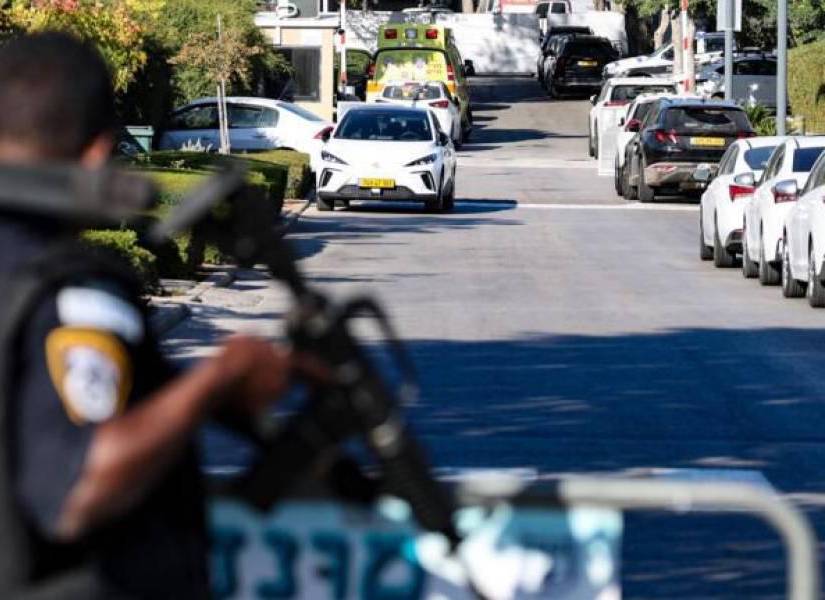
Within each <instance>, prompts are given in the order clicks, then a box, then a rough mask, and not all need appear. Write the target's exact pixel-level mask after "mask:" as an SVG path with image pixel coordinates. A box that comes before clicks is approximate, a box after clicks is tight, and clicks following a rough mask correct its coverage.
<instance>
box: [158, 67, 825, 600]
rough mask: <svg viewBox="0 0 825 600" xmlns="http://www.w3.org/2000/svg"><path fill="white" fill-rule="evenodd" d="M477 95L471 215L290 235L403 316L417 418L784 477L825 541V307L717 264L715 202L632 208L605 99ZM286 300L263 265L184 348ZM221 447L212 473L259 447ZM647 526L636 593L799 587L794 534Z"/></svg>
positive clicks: (366, 208) (516, 440)
mask: <svg viewBox="0 0 825 600" xmlns="http://www.w3.org/2000/svg"><path fill="white" fill-rule="evenodd" d="M475 93H476V101H477V102H478V107H477V108H476V117H477V122H478V124H479V126H481V127H480V129H479V130H478V131H477V132H476V135H475V136H474V139H473V140H472V143H470V144H467V146H465V148H464V150H462V152H461V156H462V158H461V166H460V169H459V180H458V189H457V193H458V199H459V202H458V207H457V210H456V211H455V213H454V214H450V215H429V214H425V213H423V212H422V211H421V210H420V209H419V208H418V207H415V206H405V205H389V206H388V205H379V204H374V203H373V204H365V205H360V206H356V207H354V208H353V209H352V210H350V211H337V212H335V213H318V212H315V211H314V209H311V210H309V211H308V212H307V213H306V214H305V215H304V217H303V218H302V219H301V221H300V222H299V224H298V225H297V227H296V228H295V229H294V231H293V232H292V233H291V234H290V238H291V240H292V242H293V244H294V247H295V249H296V251H297V252H298V253H299V255H300V256H301V257H302V266H303V268H304V269H305V270H306V272H307V274H308V275H309V276H310V277H311V278H312V279H313V280H314V282H315V283H316V284H317V285H319V286H320V287H321V288H322V289H324V290H326V291H328V292H330V293H332V294H333V295H335V296H336V297H345V296H347V295H349V294H353V293H357V292H368V293H371V294H375V295H377V296H378V297H379V298H380V299H381V300H382V301H383V303H384V304H385V306H386V307H388V309H389V311H390V313H391V315H392V317H393V319H394V321H395V323H396V325H397V326H398V328H399V331H400V333H401V335H402V336H403V337H404V339H405V340H406V341H407V342H408V344H409V347H410V350H411V352H412V353H413V356H414V358H415V361H416V363H417V365H418V368H419V371H420V375H421V386H422V393H421V398H420V399H419V401H417V402H416V403H415V404H414V405H413V406H410V407H408V414H409V415H410V418H411V421H412V423H413V425H414V427H415V429H416V431H417V432H418V433H419V434H420V435H421V436H422V437H423V439H424V440H425V442H426V444H427V446H428V448H429V450H430V452H431V455H432V458H433V459H434V461H435V463H436V464H438V465H439V466H442V467H455V468H466V467H530V468H532V469H535V470H536V472H538V473H541V474H553V473H560V472H562V473H564V472H592V471H596V472H617V471H624V470H632V471H638V470H649V469H658V468H678V469H713V470H714V471H713V473H712V474H711V476H713V477H717V478H722V479H726V478H730V477H746V478H749V479H752V480H759V479H761V478H764V480H765V481H767V482H769V483H770V485H772V486H774V487H775V488H777V489H778V490H779V491H781V492H782V493H786V494H790V495H792V497H793V498H794V499H796V500H798V501H799V502H801V503H802V505H803V506H804V507H805V509H806V511H808V512H809V515H810V516H811V518H812V519H813V521H814V523H815V524H816V525H817V526H818V529H819V533H820V536H821V537H822V539H825V519H823V516H825V513H823V510H822V508H823V505H825V494H823V491H825V433H823V412H824V411H823V407H822V400H823V398H825V378H823V375H822V373H823V367H822V365H823V358H825V354H823V334H822V329H821V328H822V324H823V323H825V311H815V310H813V309H811V308H809V307H808V306H807V304H806V303H805V302H804V301H790V300H785V299H783V298H782V297H781V294H780V291H779V289H778V288H762V287H760V286H759V285H758V284H757V283H755V282H754V281H752V280H745V279H743V278H742V276H741V275H740V274H739V272H738V270H718V269H714V268H713V266H712V265H711V264H709V263H702V262H701V261H700V260H699V258H698V250H697V219H698V212H697V209H696V205H695V203H694V204H691V203H686V202H671V203H659V204H654V205H645V206H641V205H638V204H635V203H634V204H631V203H626V202H624V201H621V200H620V199H618V198H616V197H615V194H614V193H613V191H612V180H611V179H610V178H599V177H597V175H596V170H595V163H593V162H592V161H589V160H587V159H586V143H587V140H586V114H587V109H588V106H589V105H588V104H587V102H586V101H581V100H575V101H574V100H570V101H561V102H551V101H548V100H547V99H546V98H545V97H543V96H542V95H541V94H540V90H539V88H538V86H537V85H536V84H535V82H534V81H532V80H523V79H522V80H501V79H497V80H489V79H485V80H479V81H478V82H476V88H475ZM284 307H285V300H284V297H283V294H282V293H281V292H279V291H274V290H273V289H272V288H271V286H269V284H267V283H266V282H265V281H264V280H263V279H262V277H261V276H260V275H258V274H255V273H246V274H244V276H243V278H242V280H241V281H239V283H238V284H236V286H235V287H234V288H233V290H232V291H223V292H221V291H215V292H212V293H210V294H208V295H207V296H206V297H205V298H204V305H203V307H201V308H199V309H197V311H196V314H195V317H194V318H193V319H192V320H191V321H189V322H188V323H186V324H184V325H182V326H181V327H179V328H177V329H176V330H175V331H174V332H173V335H172V338H171V339H170V340H169V344H170V350H171V351H173V352H176V353H178V354H179V355H180V356H186V355H190V354H192V353H193V352H195V351H196V350H197V351H202V349H203V347H204V342H209V341H211V340H214V339H216V337H217V336H219V335H221V334H223V333H227V332H232V331H249V332H260V333H271V334H273V335H275V334H276V332H277V331H278V330H279V328H280V327H281V324H280V322H279V319H278V317H279V316H280V314H281V312H282V311H283V309H284ZM273 317H274V318H273ZM209 442H210V447H209V448H207V451H208V452H207V454H208V456H209V461H210V462H211V463H212V464H213V465H214V464H221V463H231V462H232V461H235V460H237V459H238V454H237V449H236V448H235V447H234V446H232V444H231V443H226V442H225V441H215V440H214V439H213V438H209ZM626 526H627V527H626V533H625V545H624V561H625V564H624V578H623V586H624V594H625V597H626V598H731V599H733V598H736V599H741V598H760V599H761V598H780V597H782V588H783V585H784V583H783V581H784V580H783V577H784V570H783V557H782V554H781V552H780V544H779V541H778V540H777V538H776V537H775V536H774V535H773V534H772V533H770V532H769V531H768V530H767V529H766V528H765V527H763V526H762V525H760V524H758V523H757V522H755V521H753V520H751V519H747V518H743V517H733V516H729V517H727V518H724V519H722V518H719V517H698V516H673V515H667V516H631V517H629V518H628V520H627V522H626Z"/></svg>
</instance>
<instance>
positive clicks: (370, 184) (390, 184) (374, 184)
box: [358, 178, 395, 190]
mask: <svg viewBox="0 0 825 600" xmlns="http://www.w3.org/2000/svg"><path fill="white" fill-rule="evenodd" d="M358 187H362V188H369V189H379V190H387V189H392V188H394V187H395V179H374V178H367V179H359V180H358Z"/></svg>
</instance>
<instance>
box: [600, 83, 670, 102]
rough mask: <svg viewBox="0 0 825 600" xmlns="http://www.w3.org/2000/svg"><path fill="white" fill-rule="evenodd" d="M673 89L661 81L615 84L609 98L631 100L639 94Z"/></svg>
mask: <svg viewBox="0 0 825 600" xmlns="http://www.w3.org/2000/svg"><path fill="white" fill-rule="evenodd" d="M675 91H676V90H674V89H673V86H672V85H671V84H669V83H663V84H662V85H617V86H616V87H614V88H613V95H612V96H611V97H610V99H611V100H626V101H628V102H631V101H633V100H635V99H636V96H639V95H641V94H665V93H668V92H670V93H675Z"/></svg>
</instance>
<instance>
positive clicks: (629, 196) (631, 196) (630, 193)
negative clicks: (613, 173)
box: [622, 159, 639, 200]
mask: <svg viewBox="0 0 825 600" xmlns="http://www.w3.org/2000/svg"><path fill="white" fill-rule="evenodd" d="M622 192H624V194H623V195H624V197H625V200H637V199H638V197H639V195H638V190H637V188H636V187H635V186H632V185H630V169H628V162H627V159H625V161H624V168H622Z"/></svg>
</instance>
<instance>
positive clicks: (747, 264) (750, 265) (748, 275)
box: [742, 227, 759, 279]
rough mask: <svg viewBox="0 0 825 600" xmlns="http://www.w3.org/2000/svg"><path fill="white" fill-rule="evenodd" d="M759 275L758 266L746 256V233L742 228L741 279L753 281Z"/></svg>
mask: <svg viewBox="0 0 825 600" xmlns="http://www.w3.org/2000/svg"><path fill="white" fill-rule="evenodd" d="M757 275H759V265H758V264H757V263H755V262H754V261H752V260H751V259H750V255H749V254H748V232H747V231H746V230H745V228H744V227H743V228H742V277H744V278H745V279H753V278H754V277H756V276H757Z"/></svg>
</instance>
